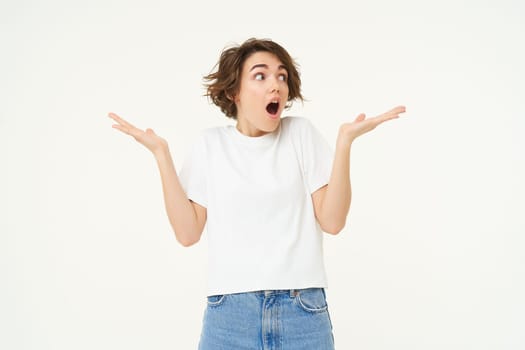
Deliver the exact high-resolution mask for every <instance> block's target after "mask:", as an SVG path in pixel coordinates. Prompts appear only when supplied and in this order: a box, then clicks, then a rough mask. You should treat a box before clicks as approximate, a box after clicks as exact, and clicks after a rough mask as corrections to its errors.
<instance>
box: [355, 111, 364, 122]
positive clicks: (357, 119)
mask: <svg viewBox="0 0 525 350" xmlns="http://www.w3.org/2000/svg"><path fill="white" fill-rule="evenodd" d="M365 118H366V115H365V114H364V113H361V114H359V115H358V116H357V117H356V118H355V120H354V122H356V123H358V122H362V121H363V120H365Z"/></svg>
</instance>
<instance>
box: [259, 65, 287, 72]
mask: <svg viewBox="0 0 525 350" xmlns="http://www.w3.org/2000/svg"><path fill="white" fill-rule="evenodd" d="M255 68H266V69H269V68H270V67H268V65H267V64H264V63H259V64H256V65H254V66H253V67H252V68H250V72H251V71H252V70H254V69H255ZM279 69H284V70H285V71H288V70H287V69H286V67H285V66H284V64H281V65H280V66H279Z"/></svg>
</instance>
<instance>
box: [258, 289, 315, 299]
mask: <svg viewBox="0 0 525 350" xmlns="http://www.w3.org/2000/svg"><path fill="white" fill-rule="evenodd" d="M307 289H319V288H302V289H269V290H258V291H254V292H248V293H254V294H259V295H264V296H265V297H268V296H270V295H279V294H289V295H290V298H294V297H295V296H297V294H299V293H300V292H301V291H302V290H307Z"/></svg>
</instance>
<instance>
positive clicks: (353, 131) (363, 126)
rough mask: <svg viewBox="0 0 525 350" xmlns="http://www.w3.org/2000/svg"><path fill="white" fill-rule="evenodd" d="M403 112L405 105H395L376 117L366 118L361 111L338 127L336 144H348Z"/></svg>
mask: <svg viewBox="0 0 525 350" xmlns="http://www.w3.org/2000/svg"><path fill="white" fill-rule="evenodd" d="M404 112H405V106H397V107H395V108H393V109H391V110H389V111H388V112H385V113H383V114H381V115H378V116H377V117H373V118H368V119H366V116H365V114H364V113H361V114H359V115H358V116H357V118H355V120H354V121H353V122H351V123H345V124H343V125H341V127H340V128H339V136H338V137H337V144H338V146H339V145H340V146H348V147H349V146H350V145H351V144H352V142H353V141H354V140H355V139H356V138H357V137H359V136H361V135H363V134H365V133H367V132H369V131H372V130H374V129H375V128H376V126H378V125H379V124H381V123H384V122H386V121H388V120H391V119H396V118H399V114H401V113H404Z"/></svg>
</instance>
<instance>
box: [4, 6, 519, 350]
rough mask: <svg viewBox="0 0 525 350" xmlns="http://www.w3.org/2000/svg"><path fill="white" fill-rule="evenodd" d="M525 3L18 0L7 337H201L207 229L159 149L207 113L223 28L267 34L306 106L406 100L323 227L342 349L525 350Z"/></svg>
mask: <svg viewBox="0 0 525 350" xmlns="http://www.w3.org/2000/svg"><path fill="white" fill-rule="evenodd" d="M524 33H525V11H524V5H523V4H522V3H521V2H519V1H509V0H498V1H496V0H492V1H491V0H489V1H481V2H480V1H474V0H471V1H462V2H459V1H452V0H447V1H443V0H442V1H435V2H427V3H423V2H422V1H415V0H413V1H408V0H405V1H359V2H357V1H349V2H343V1H341V2H334V1H323V2H322V3H321V4H315V5H306V4H305V1H278V2H271V1H265V2H253V3H251V2H249V1H240V0H238V1H226V0H225V1H213V2H212V1H210V2H209V3H204V2H197V1H194V2H184V3H180V4H177V3H176V2H174V1H152V0H148V1H146V0H135V1H116V0H104V1H102V0H93V1H89V2H85V1H83V2H80V1H65V0H63V1H59V0H49V1H29V0H25V1H18V2H15V1H11V2H8V1H5V0H4V1H2V2H1V5H0V39H1V46H0V50H1V54H0V93H1V95H0V96H1V97H0V101H1V102H0V132H1V137H0V142H1V144H0V146H1V147H0V156H1V159H0V160H1V165H0V166H1V171H0V190H1V192H0V198H1V200H0V209H1V213H2V214H1V219H0V230H1V235H0V263H1V265H0V274H1V275H0V348H2V349H10V350H18V349H39V350H42V349H54V350H58V349H77V350H81V349H90V350H91V349H130V350H131V349H195V348H196V346H197V343H198V337H199V333H200V327H201V320H202V316H203V311H204V307H205V299H204V297H205V283H206V270H205V266H206V250H207V247H206V234H205V235H204V237H203V239H202V240H201V242H200V243H199V244H197V245H195V246H193V247H190V248H183V247H182V246H180V245H179V244H178V243H177V242H176V240H175V238H174V235H173V233H172V231H171V229H170V226H169V223H168V220H167V217H166V215H165V213H164V205H163V202H162V189H161V184H160V177H159V175H158V170H157V168H156V164H155V161H154V159H153V157H152V156H151V154H149V152H148V151H147V150H146V149H145V148H143V147H142V146H141V145H140V144H138V143H136V142H135V141H134V140H133V139H132V138H130V137H127V136H126V135H123V134H121V133H119V132H118V131H117V130H114V129H112V128H111V124H112V121H111V120H110V119H109V118H107V117H106V115H107V113H108V112H110V111H112V112H115V113H118V114H120V115H122V116H123V117H124V118H127V119H128V120H130V121H131V122H133V123H134V124H136V125H137V126H139V127H142V128H146V127H151V128H153V129H154V130H155V131H156V132H157V133H158V134H160V135H161V136H163V137H164V138H166V139H167V140H168V142H169V144H170V148H171V151H172V154H173V157H174V161H175V164H176V167H177V168H180V166H181V165H182V162H183V160H184V156H185V155H186V152H187V151H188V150H189V147H190V146H191V145H192V142H193V141H194V140H195V137H196V136H197V134H198V132H199V131H200V130H202V129H203V128H207V127H213V126H217V125H225V124H228V123H231V121H229V120H228V119H226V118H225V117H222V116H221V113H220V111H219V110H218V109H217V108H216V107H214V106H212V105H210V104H209V103H208V101H207V100H206V98H205V97H203V93H204V89H203V88H202V80H201V78H202V76H203V75H205V74H207V73H208V72H209V71H210V70H211V69H212V67H213V65H214V64H215V63H216V61H217V59H218V57H219V54H220V52H221V50H222V49H223V47H224V46H226V45H228V44H230V43H232V42H242V41H244V40H245V39H247V38H249V37H252V36H253V37H259V38H272V39H274V40H275V41H277V42H279V43H281V44H282V45H283V46H284V47H286V48H287V49H288V50H289V52H290V53H291V54H292V56H293V57H295V58H296V59H297V61H298V62H299V64H300V65H301V72H302V79H303V87H304V90H303V92H304V94H305V96H306V97H307V98H308V100H309V101H308V102H306V103H305V104H304V105H301V104H296V105H295V106H294V107H293V109H292V110H291V111H290V112H289V113H287V114H289V115H300V116H305V117H307V118H309V119H310V120H312V122H313V123H314V125H316V126H317V127H318V128H319V130H320V131H321V132H322V133H323V135H324V136H325V137H326V138H327V140H329V142H330V143H331V144H334V142H335V137H336V135H337V128H338V125H339V124H341V123H342V122H345V121H349V120H352V119H353V118H355V116H356V115H357V114H359V113H360V112H364V113H367V115H369V116H374V115H377V114H379V113H382V112H383V111H386V110H387V109H390V108H391V107H394V106H396V105H399V104H404V105H406V107H407V113H405V114H404V115H403V117H402V118H401V119H398V120H395V121H392V122H389V123H387V124H385V125H382V126H381V127H380V128H378V129H377V130H375V131H374V132H373V133H371V134H367V135H365V136H363V137H362V138H361V139H359V140H357V142H356V144H355V146H354V147H353V149H352V161H351V162H352V163H351V173H352V185H353V193H354V196H353V203H352V208H351V210H350V211H351V212H350V215H349V219H348V224H347V227H346V228H345V229H344V231H343V232H342V233H341V234H340V235H338V236H335V237H331V236H328V235H327V236H326V240H325V243H326V244H325V254H326V263H327V273H328V278H329V288H328V289H327V297H328V302H329V307H330V312H331V315H332V321H333V323H334V335H335V338H336V347H337V348H338V349H360V350H366V349H373V350H379V349H389V350H391V349H403V350H407V349H418V350H419V349H498V350H501V349H523V348H525V332H524V331H523V330H524V329H525V302H524V300H523V295H525V283H524V280H525V258H524V254H523V252H524V251H525V239H524V237H523V234H524V233H525V224H524V219H523V212H524V208H525V203H524V197H525V186H524V185H523V179H524V178H525V171H524V168H525V166H524V165H525V163H524V160H525V159H524V150H525V147H524V146H525V142H524V138H523V134H524V132H525V120H524V117H525V113H524V107H523V102H524V101H525V99H524V98H525V94H524V92H525V89H524V81H525V68H524V64H523V62H525V53H524V43H525V38H524V36H525V35H524Z"/></svg>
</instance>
